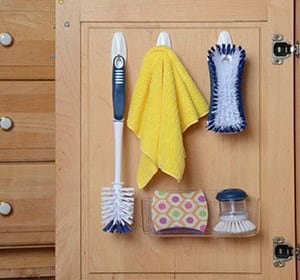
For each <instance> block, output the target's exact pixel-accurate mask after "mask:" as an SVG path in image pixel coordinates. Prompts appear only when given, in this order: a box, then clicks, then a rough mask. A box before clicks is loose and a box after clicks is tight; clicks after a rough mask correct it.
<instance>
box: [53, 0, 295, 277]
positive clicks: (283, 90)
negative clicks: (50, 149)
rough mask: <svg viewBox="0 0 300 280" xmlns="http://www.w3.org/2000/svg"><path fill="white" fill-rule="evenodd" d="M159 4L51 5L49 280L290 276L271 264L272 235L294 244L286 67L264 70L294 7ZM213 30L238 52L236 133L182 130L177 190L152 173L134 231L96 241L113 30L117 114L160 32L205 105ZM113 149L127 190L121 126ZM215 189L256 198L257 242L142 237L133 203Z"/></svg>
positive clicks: (131, 172)
mask: <svg viewBox="0 0 300 280" xmlns="http://www.w3.org/2000/svg"><path fill="white" fill-rule="evenodd" d="M200 2H201V3H200ZM167 3H169V2H168V1H164V0H157V1H153V2H152V3H151V5H150V4H149V2H148V1H132V2H126V3H125V2H124V3H123V2H121V1H102V2H101V3H99V2H98V1H94V0H87V1H81V0H76V1H74V2H73V5H72V6H70V5H68V4H67V3H66V4H65V6H64V8H63V9H62V8H61V7H60V6H58V7H57V11H58V15H59V16H60V17H61V18H64V19H65V18H68V19H70V21H71V26H72V27H71V28H70V29H68V30H66V29H64V28H63V22H62V21H61V20H58V23H59V24H58V36H59V38H60V40H59V41H58V55H59V57H60V59H61V60H60V61H59V62H58V65H57V67H58V69H57V74H58V84H57V92H58V94H59V95H58V96H57V110H58V115H57V116H58V121H57V133H58V134H57V163H58V167H57V184H58V188H57V202H58V204H59V206H58V207H59V209H60V211H61V212H59V213H58V215H57V218H58V220H57V244H58V246H57V252H58V253H57V270H56V271H57V277H58V279H59V280H60V279H67V278H68V277H71V278H72V279H76V280H79V279H93V280H94V279H109V278H116V279H135V278H134V277H135V275H137V279H139V278H138V277H140V279H143V276H141V275H144V276H145V279H147V277H148V278H149V279H155V276H157V275H163V277H162V279H164V278H165V279H168V278H169V277H173V278H174V279H175V278H176V279H177V278H178V279H235V278H236V279H251V280H252V279H253V280H254V279H257V280H260V279H272V280H281V279H291V280H293V279H295V277H296V270H295V261H294V260H291V261H290V262H289V263H288V264H287V265H286V267H285V268H283V269H278V268H275V267H274V266H273V264H272V258H273V247H272V238H273V236H275V235H283V236H284V237H285V238H286V239H287V240H288V241H289V242H290V243H291V244H293V243H294V241H295V240H294V237H295V219H294V210H295V209H294V206H295V205H294V150H293V145H294V143H293V141H294V140H293V139H294V135H293V133H294V131H293V129H294V127H293V114H294V112H293V61H292V60H285V61H284V64H283V65H280V66H278V65H276V66H275V65H272V49H271V43H272V42H271V38H272V34H274V33H278V32H280V33H284V36H285V38H291V39H292V38H293V1H285V0H269V1H252V2H251V3H250V1H248V2H245V3H244V2H237V1H231V2H230V3H229V2H228V1H227V2H226V3H225V1H187V2H185V4H186V6H185V8H186V9H184V10H183V9H180V7H182V6H183V2H182V1H172V5H169V6H168V5H167ZM239 5H241V6H242V7H241V6H239ZM108 9H110V11H111V13H109V12H108ZM200 9H203V10H201V12H199V13H198V12H197V11H199V10H200ZM254 10H255V12H254ZM166 11H167V12H166ZM204 11H205V12H204ZM283 17H284V18H285V19H286V21H282V20H281V19H282V18H283ZM222 30H228V31H229V32H230V33H231V35H232V38H233V41H234V43H236V44H237V45H241V46H243V47H244V48H245V49H246V52H247V62H246V65H245V72H244V75H243V76H244V77H243V103H244V107H245V113H246V118H247V122H248V127H247V129H246V130H245V131H244V132H243V133H241V134H237V135H218V134H214V133H212V132H208V131H207V130H206V118H203V119H201V120H200V122H199V123H197V124H195V125H194V126H192V127H191V128H189V129H188V130H187V131H186V132H185V133H184V144H185V149H186V152H187V160H186V171H185V174H184V177H183V180H182V181H181V182H180V183H177V182H176V181H174V180H173V179H172V178H170V177H168V176H167V175H165V174H162V173H158V174H157V175H156V176H155V178H153V180H152V181H151V183H150V184H149V185H148V186H147V188H146V189H144V190H138V189H137V188H136V206H135V208H136V209H135V222H134V225H133V232H132V233H131V234H128V235H121V236H118V235H110V234H106V233H103V232H102V225H101V214H100V213H101V197H100V191H101V186H108V185H111V181H112V180H113V166H114V163H113V150H114V149H113V129H112V100H111V91H112V90H111V68H112V67H111V41H112V37H113V34H114V32H116V31H123V32H124V34H125V36H126V41H127V48H128V60H127V70H126V71H127V80H126V81H127V100H126V116H127V114H128V107H129V104H130V100H131V97H132V96H131V95H132V91H133V88H134V84H135V81H136V79H137V76H138V71H139V69H140V66H141V62H142V59H143V56H144V55H145V53H146V52H147V51H148V50H149V49H150V48H151V47H152V46H154V45H155V43H156V39H157V36H158V34H159V32H160V31H167V32H168V33H169V34H170V37H171V41H172V48H173V49H174V51H175V52H176V53H177V54H178V56H179V57H180V59H181V60H182V62H183V63H184V65H185V66H186V68H187V70H188V71H189V73H190V74H191V76H192V78H193V79H194V80H195V82H196V83H197V85H198V87H199V88H200V90H201V91H202V92H203V94H204V96H205V98H206V100H208V101H209V99H210V80H209V73H208V67H207V60H206V59H207V58H206V56H207V50H208V49H209V48H210V47H211V46H212V45H214V44H215V43H216V41H217V38H218V34H219V32H220V31H222ZM79 127H80V129H79ZM123 144H124V162H123V174H124V182H125V184H126V185H129V186H134V187H135V186H136V174H137V168H138V163H139V158H140V151H139V141H138V139H137V138H136V136H135V135H133V133H132V132H131V131H129V130H128V129H127V128H125V131H124V143H123ZM225 187H240V188H243V189H245V190H246V191H247V192H248V193H249V195H250V196H252V197H257V198H260V200H261V231H260V234H259V235H257V236H255V237H253V238H227V239H226V238H154V237H153V236H149V235H147V234H145V233H144V232H143V229H142V224H143V221H142V215H141V200H142V199H144V198H148V197H151V195H152V193H153V192H154V191H155V190H184V191H189V190H193V189H198V188H201V189H203V190H204V191H205V190H212V191H213V190H215V191H216V190H219V189H222V188H225ZM281 206H282V208H284V210H282V211H281V210H280V209H281V208H280V207H281ZM62 213H63V214H62ZM66 215H67V216H66ZM287 217H289V218H287ZM283 225H284V226H283ZM70 234H72V237H73V238H72V240H71V239H70V238H69V237H70ZM71 264H72V265H71ZM74 264H76V265H74ZM239 277H240V278H239Z"/></svg>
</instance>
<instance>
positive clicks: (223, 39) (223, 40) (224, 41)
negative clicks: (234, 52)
mask: <svg viewBox="0 0 300 280" xmlns="http://www.w3.org/2000/svg"><path fill="white" fill-rule="evenodd" d="M217 44H218V45H219V46H222V45H231V46H233V43H232V39H231V36H230V33H229V32H228V31H221V32H220V33H219V37H218V43H217ZM231 60H232V57H231V55H223V58H222V61H229V62H231Z"/></svg>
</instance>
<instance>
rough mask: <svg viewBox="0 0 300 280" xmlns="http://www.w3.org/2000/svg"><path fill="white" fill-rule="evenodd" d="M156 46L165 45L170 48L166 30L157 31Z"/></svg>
mask: <svg viewBox="0 0 300 280" xmlns="http://www.w3.org/2000/svg"><path fill="white" fill-rule="evenodd" d="M156 46H165V47H168V48H171V40H170V36H169V33H168V32H160V33H159V35H158V37H157V41H156Z"/></svg>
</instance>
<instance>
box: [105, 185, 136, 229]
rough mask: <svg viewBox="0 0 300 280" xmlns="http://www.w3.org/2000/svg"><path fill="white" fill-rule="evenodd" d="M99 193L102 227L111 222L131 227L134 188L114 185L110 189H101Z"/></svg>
mask: <svg viewBox="0 0 300 280" xmlns="http://www.w3.org/2000/svg"><path fill="white" fill-rule="evenodd" d="M101 191H102V192H101V196H102V212H101V214H102V223H103V225H106V224H108V223H109V222H111V221H112V220H114V221H120V222H121V223H122V224H124V223H127V224H129V225H131V224H132V222H133V212H134V188H125V187H122V186H121V185H119V184H114V185H113V186H112V187H103V188H102V189H101Z"/></svg>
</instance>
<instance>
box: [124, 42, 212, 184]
mask: <svg viewBox="0 0 300 280" xmlns="http://www.w3.org/2000/svg"><path fill="white" fill-rule="evenodd" d="M207 113H208V105H207V103H206V102H205V100H204V98H203V97H202V95H201V93H200V91H199V90H198V88H197V86H196V84H195V83H194V82H193V80H192V79H191V77H190V76H189V74H188V73H187V71H186V70H185V68H184V66H183V65H182V64H181V62H180V60H179V59H178V57H177V56H176V54H175V53H174V52H173V51H172V50H171V49H169V48H167V47H163V46H159V47H154V48H152V49H150V50H149V51H148V52H147V54H146V55H145V57H144V60H143V64H142V67H141V70H140V73H139V77H138V79H137V82H136V85H135V88H134V92H133V96H132V100H131V105H130V110H129V115H128V119H127V125H128V127H129V128H130V129H131V130H132V131H133V132H134V133H135V134H136V135H137V137H139V138H140V144H141V159H140V162H139V167H138V174H137V183H138V187H139V188H144V187H145V186H146V185H147V184H148V182H149V181H150V180H151V178H152V177H153V176H154V175H155V173H156V172H157V171H158V169H161V170H162V171H163V172H164V173H166V174H168V175H170V176H172V177H174V178H175V179H177V181H180V180H181V178H182V176H183V173H184V168H185V157H186V154H185V150H184V145H183V138H182V133H183V132H184V131H185V130H186V129H187V128H188V127H189V126H190V125H192V124H194V123H196V122H197V121H198V119H199V118H200V117H202V116H204V115H206V114H207Z"/></svg>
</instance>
